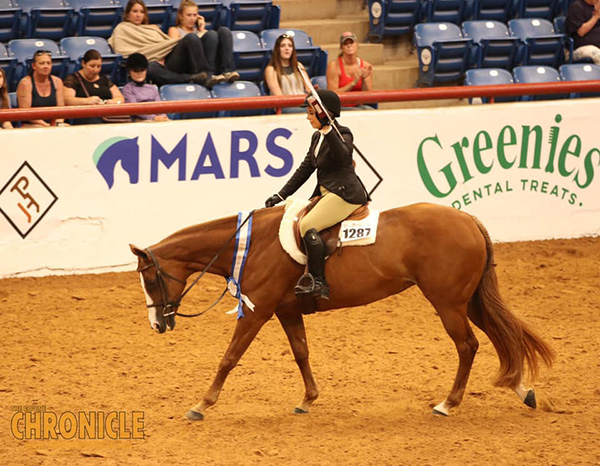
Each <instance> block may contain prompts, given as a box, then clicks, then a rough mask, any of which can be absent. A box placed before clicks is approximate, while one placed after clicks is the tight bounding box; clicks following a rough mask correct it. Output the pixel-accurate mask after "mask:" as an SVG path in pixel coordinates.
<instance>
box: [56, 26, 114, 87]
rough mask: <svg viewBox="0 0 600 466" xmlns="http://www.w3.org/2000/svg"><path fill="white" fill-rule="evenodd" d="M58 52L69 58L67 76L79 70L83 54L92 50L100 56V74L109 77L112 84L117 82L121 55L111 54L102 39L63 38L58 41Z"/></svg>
mask: <svg viewBox="0 0 600 466" xmlns="http://www.w3.org/2000/svg"><path fill="white" fill-rule="evenodd" d="M59 45H60V50H61V51H62V54H63V55H66V56H67V57H69V63H68V65H67V74H71V73H74V72H75V71H76V70H78V69H79V68H81V59H82V57H83V55H84V54H85V52H87V51H88V50H91V49H94V50H97V51H98V52H99V53H100V55H102V69H101V71H100V72H101V73H102V74H105V75H108V76H110V79H111V81H112V82H114V83H117V82H118V81H119V72H120V65H121V61H122V57H121V55H118V54H115V53H113V51H112V49H111V48H110V45H108V42H107V41H106V39H104V38H102V37H91V36H87V37H65V38H64V39H61V40H60V44H59Z"/></svg>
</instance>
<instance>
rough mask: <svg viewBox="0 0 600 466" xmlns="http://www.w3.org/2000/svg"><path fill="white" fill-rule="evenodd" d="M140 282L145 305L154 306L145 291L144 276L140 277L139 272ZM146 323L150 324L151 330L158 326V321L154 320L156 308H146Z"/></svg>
mask: <svg viewBox="0 0 600 466" xmlns="http://www.w3.org/2000/svg"><path fill="white" fill-rule="evenodd" d="M140 282H142V290H144V295H145V296H146V304H147V305H148V306H150V305H151V304H154V301H152V298H150V295H149V294H148V292H147V291H146V283H145V282H144V276H143V275H142V273H141V272H140ZM148 321H149V322H150V327H152V328H154V326H155V324H156V325H158V319H157V318H156V308H155V307H149V308H148Z"/></svg>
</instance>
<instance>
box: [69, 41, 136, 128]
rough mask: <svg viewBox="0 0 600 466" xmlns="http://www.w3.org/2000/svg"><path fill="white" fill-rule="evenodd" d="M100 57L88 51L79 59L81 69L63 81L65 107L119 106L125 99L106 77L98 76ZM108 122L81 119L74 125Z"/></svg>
mask: <svg viewBox="0 0 600 466" xmlns="http://www.w3.org/2000/svg"><path fill="white" fill-rule="evenodd" d="M101 69H102V56H101V55H100V52H98V51H97V50H94V49H90V50H88V51H87V52H85V54H84V55H83V58H82V59H81V69H80V70H79V71H76V72H75V73H73V74H70V75H69V76H67V77H66V79H65V91H64V92H65V102H66V104H67V105H102V104H120V103H123V102H124V100H125V98H124V97H123V94H121V91H119V88H118V87H117V86H116V85H115V84H114V83H113V82H112V81H111V80H110V79H109V78H108V77H106V76H104V75H103V74H100V70H101ZM105 122H108V121H107V120H106V117H105V118H102V117H93V118H81V119H77V120H74V122H73V123H74V124H77V125H85V124H95V123H105Z"/></svg>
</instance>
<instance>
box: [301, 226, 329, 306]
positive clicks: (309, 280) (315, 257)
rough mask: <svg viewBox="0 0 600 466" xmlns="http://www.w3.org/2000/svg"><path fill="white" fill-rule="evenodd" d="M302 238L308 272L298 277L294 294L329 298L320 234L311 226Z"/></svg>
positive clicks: (323, 249) (323, 247) (323, 248)
mask: <svg viewBox="0 0 600 466" xmlns="http://www.w3.org/2000/svg"><path fill="white" fill-rule="evenodd" d="M302 240H303V241H304V247H305V248H306V255H307V256H308V274H306V275H303V276H302V277H300V280H299V281H298V284H297V285H296V288H295V292H296V296H299V297H300V296H313V297H315V298H323V299H329V285H328V284H327V282H326V281H325V245H324V244H323V240H322V239H321V235H319V232H318V231H317V230H316V229H314V228H311V229H310V230H308V231H307V232H306V233H305V234H304V237H303V238H302Z"/></svg>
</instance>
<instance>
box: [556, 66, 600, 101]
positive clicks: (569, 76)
mask: <svg viewBox="0 0 600 466" xmlns="http://www.w3.org/2000/svg"><path fill="white" fill-rule="evenodd" d="M558 74H559V76H560V79H561V80H563V81H600V66H598V65H592V64H588V63H571V64H566V65H562V66H561V67H560V68H559V69H558ZM570 97H571V98H578V97H600V93H598V92H587V93H583V94H582V93H579V92H572V93H571V95H570Z"/></svg>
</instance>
